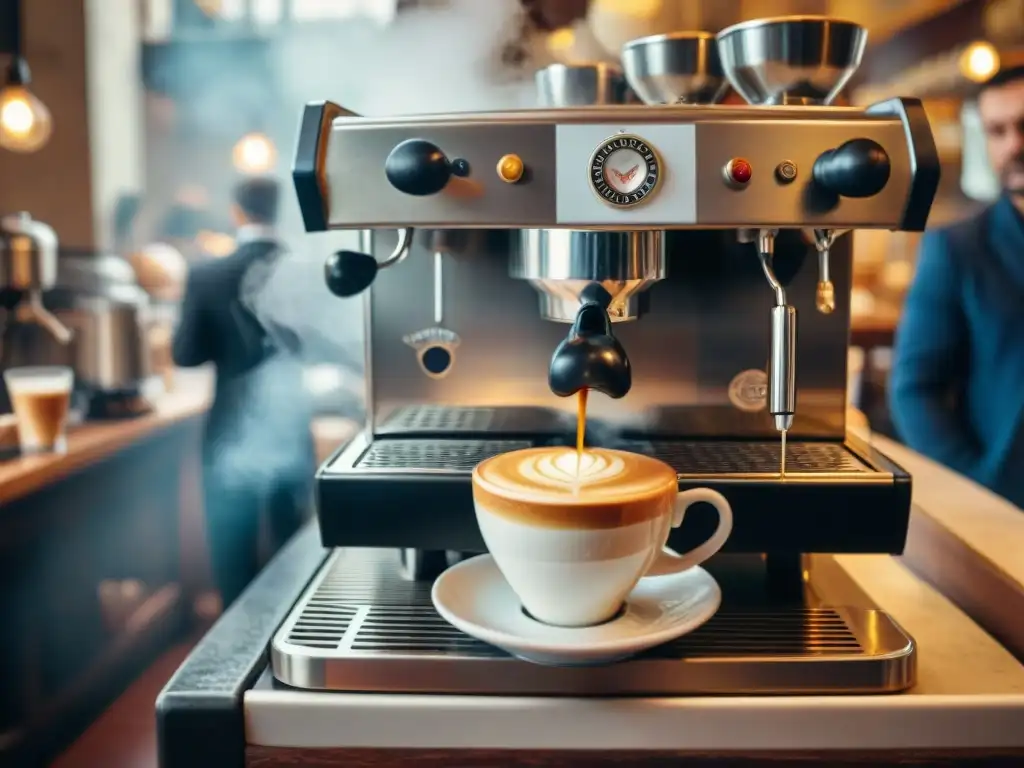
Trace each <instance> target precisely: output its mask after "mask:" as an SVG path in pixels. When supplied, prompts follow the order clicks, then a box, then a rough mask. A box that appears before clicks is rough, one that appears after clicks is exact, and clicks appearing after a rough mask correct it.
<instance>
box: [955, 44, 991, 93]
mask: <svg viewBox="0 0 1024 768" xmlns="http://www.w3.org/2000/svg"><path fill="white" fill-rule="evenodd" d="M960 71H961V72H962V73H963V74H964V76H965V77H967V78H968V79H970V80H974V81H975V82H979V83H980V82H984V81H985V80H988V78H990V77H992V75H994V74H995V73H996V72H998V71H999V52H998V51H997V50H996V48H995V46H994V45H992V44H991V43H985V42H978V43H971V44H970V45H969V46H967V48H966V49H964V52H963V53H962V54H961V56H960Z"/></svg>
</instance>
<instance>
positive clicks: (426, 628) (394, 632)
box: [272, 17, 939, 694]
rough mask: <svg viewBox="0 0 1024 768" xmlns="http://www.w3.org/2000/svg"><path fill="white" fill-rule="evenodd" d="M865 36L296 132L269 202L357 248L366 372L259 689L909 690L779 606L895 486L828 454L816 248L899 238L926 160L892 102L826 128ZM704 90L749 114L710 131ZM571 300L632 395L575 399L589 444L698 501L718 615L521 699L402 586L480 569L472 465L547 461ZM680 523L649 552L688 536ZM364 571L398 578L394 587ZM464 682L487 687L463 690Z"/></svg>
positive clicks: (853, 627)
mask: <svg viewBox="0 0 1024 768" xmlns="http://www.w3.org/2000/svg"><path fill="white" fill-rule="evenodd" d="M865 40H866V34H865V32H864V30H863V29H861V28H860V27H857V26H856V25H853V24H850V23H846V22H841V21H837V20H834V19H828V18H822V17H799V18H791V19H790V18H787V19H771V20H764V21H755V22H748V23H744V24H741V25H737V26H735V27H731V28H729V29H727V30H725V31H724V32H722V33H720V34H719V35H718V36H717V38H716V37H715V36H713V35H709V34H706V33H679V34H673V35H664V36H659V37H655V38H645V39H643V40H638V41H635V42H633V43H631V44H629V45H627V46H626V47H625V49H624V51H623V56H622V63H623V68H624V74H625V78H623V77H622V75H621V74H619V73H617V72H616V71H615V69H614V68H611V67H607V66H598V65H595V66H589V67H562V66H556V67H553V68H549V69H548V70H546V71H543V72H542V73H539V74H538V86H539V90H540V96H541V102H542V106H541V107H540V108H538V109H535V110H526V111H515V112H493V113H474V114H452V115H444V114H438V115H426V116H410V117H404V116H403V117H389V118H371V117H360V116H357V115H354V114H352V113H349V112H347V111H346V110H344V109H343V108H341V107H339V106H337V105H334V104H331V103H320V104H313V105H310V106H308V107H307V108H306V111H305V113H304V117H303V122H302V127H301V134H300V138H299V143H298V149H297V157H296V162H295V169H294V178H295V185H296V190H297V192H298V196H299V202H300V206H301V209H302V212H303V216H304V219H305V225H306V228H307V230H308V231H311V232H313V231H323V230H327V229H357V230H361V231H363V234H362V243H363V251H364V253H350V252H344V253H340V254H336V255H334V256H333V257H332V258H331V259H330V260H329V262H328V265H327V269H326V272H327V279H328V284H329V286H330V287H331V288H332V290H333V291H335V293H338V294H340V295H356V294H359V296H358V298H354V299H349V300H351V301H359V302H361V303H362V306H363V308H364V311H365V322H366V329H365V333H366V355H367V357H366V378H367V384H366V387H367V388H366V397H367V424H366V427H365V429H364V430H363V431H362V432H361V433H360V434H359V435H358V436H357V437H355V438H354V439H353V440H352V441H350V442H349V443H347V444H346V445H344V446H342V447H341V448H340V449H339V450H338V452H337V453H336V454H335V455H334V456H332V457H331V458H330V459H329V460H328V461H327V462H325V463H324V465H323V466H322V467H321V468H320V470H319V472H318V476H317V486H318V510H317V514H318V517H319V523H320V529H321V534H322V538H323V543H324V545H325V546H329V547H344V548H371V549H362V550H351V551H349V550H340V551H339V553H337V554H335V555H334V556H332V559H331V560H330V561H329V564H328V565H327V566H326V567H325V570H324V571H323V572H322V573H321V574H320V575H319V576H318V577H317V579H316V580H315V581H314V583H313V584H312V585H311V587H310V591H309V593H308V594H307V595H306V596H305V597H304V598H303V600H302V601H300V604H299V606H297V607H296V609H295V610H294V611H293V613H292V615H291V616H290V617H289V619H288V620H287V621H286V622H285V625H284V626H283V627H282V628H281V630H280V631H279V633H278V637H277V638H276V639H275V642H274V645H273V648H272V658H273V660H274V669H275V674H277V676H278V677H279V678H280V679H282V680H283V681H285V682H288V683H290V684H293V685H299V686H304V687H319V688H347V689H350V690H351V689H355V690H367V689H374V690H379V689H393V690H399V689H401V690H423V691H427V690H448V691H452V690H458V691H473V690H475V691H477V692H501V691H506V692H512V691H519V692H524V693H525V692H534V693H538V692H543V693H554V694H557V693H576V694H578V693H580V692H581V690H584V689H585V690H584V692H587V693H591V694H607V693H615V692H619V693H623V692H633V693H640V692H647V693H654V692H662V693H671V692H687V691H697V690H699V691H704V692H709V691H716V692H759V691H761V692H773V691H774V692H778V691H782V690H785V691H789V692H800V691H803V692H815V691H825V690H836V689H840V690H862V691H881V690H894V689H899V688H901V687H906V686H907V685H909V684H910V681H911V680H912V677H913V671H912V669H913V643H912V641H911V640H910V639H909V638H907V637H906V636H905V635H904V634H903V633H902V631H901V630H900V629H899V628H898V627H897V626H896V625H895V624H894V623H892V622H891V621H889V620H888V619H887V618H886V617H884V616H883V615H882V614H877V615H868V614H875V613H877V612H870V611H867V612H865V611H853V610H844V609H833V608H830V607H827V606H811V605H809V604H808V603H807V601H806V599H805V597H804V596H803V594H802V593H803V588H804V579H803V578H802V565H801V562H802V561H801V557H802V556H803V555H805V554H810V553H898V552H901V551H902V549H903V546H904V542H905V539H906V533H907V524H908V519H909V512H910V477H909V476H908V475H907V473H906V472H904V471H903V470H902V469H901V468H900V467H898V466H897V465H896V464H894V463H893V462H892V461H891V460H889V459H888V458H886V457H885V456H883V455H881V454H879V453H878V452H877V451H875V450H873V449H872V448H871V447H869V446H867V445H863V444H860V443H859V442H858V441H856V440H855V439H854V438H852V437H850V436H848V435H847V433H846V405H847V399H846V389H847V383H846V382H847V378H846V367H847V366H846V357H847V348H848V343H849V332H850V303H849V297H850V290H851V249H850V245H849V243H850V238H849V237H840V238H838V239H836V236H837V235H838V234H841V233H842V232H843V231H846V230H850V229H857V228H874V229H889V230H908V231H918V230H921V229H923V228H924V226H925V222H926V220H927V217H928V213H929V209H930V206H931V203H932V199H933V197H934V195H935V192H936V188H937V186H938V178H939V164H938V157H937V154H936V151H935V145H934V142H933V139H932V135H931V131H930V128H929V125H928V122H927V119H926V117H925V114H924V110H923V108H922V105H921V104H920V103H919V102H918V101H915V100H910V99H894V100H891V101H887V102H884V103H881V104H876V105H873V106H871V107H869V108H867V109H860V108H843V107H832V106H828V104H829V103H830V102H831V100H832V99H833V98H834V97H835V96H836V94H837V93H838V92H839V91H840V90H841V89H842V87H843V86H844V84H845V83H846V82H847V81H848V79H849V77H850V76H851V75H852V73H853V72H854V70H855V69H856V67H857V65H858V64H859V62H860V58H861V55H862V53H863V49H864V44H865ZM626 81H628V85H629V86H630V87H629V88H627V87H626ZM728 85H731V86H732V87H733V88H734V89H735V90H736V91H737V92H738V93H739V94H740V95H741V96H742V97H744V98H745V99H746V100H747V101H748V102H750V103H751V106H725V105H720V104H717V103H716V102H718V101H719V100H720V99H721V98H722V96H723V94H724V92H725V91H726V89H727V86H728ZM631 93H635V94H636V95H637V96H639V97H640V99H642V100H643V101H644V102H646V103H645V104H635V103H629V102H630V101H631V100H632V98H631ZM416 230H421V231H420V232H417V231H416ZM422 230H426V231H425V232H423V231H422ZM396 232H397V233H398V234H397V236H396V235H395V233H396ZM833 241H834V244H833ZM595 283H596V284H599V285H600V286H601V288H603V289H604V291H606V294H605V295H606V297H607V298H608V299H610V303H608V305H607V311H608V315H609V317H610V319H611V320H612V328H613V331H614V335H615V337H616V338H617V339H618V340H619V341H620V342H621V344H622V346H623V347H624V349H625V350H626V351H627V353H628V356H629V360H630V361H631V365H632V387H631V389H630V390H629V392H628V394H627V395H626V396H625V397H622V398H621V399H614V400H613V399H611V398H606V397H602V396H601V395H599V394H597V395H594V396H592V397H591V398H590V406H589V412H588V424H587V426H588V442H591V443H592V444H603V445H609V446H613V447H622V448H625V449H627V450H633V451H640V452H646V453H650V454H653V455H655V456H657V457H659V458H661V459H663V460H664V461H666V462H667V463H669V464H670V465H672V466H673V467H674V468H675V469H676V470H677V472H678V474H679V483H680V487H681V488H686V487H689V486H692V487H697V486H702V487H710V488H714V489H716V490H718V491H720V492H721V493H723V494H724V495H725V496H726V497H727V498H728V499H729V502H730V504H731V505H732V507H733V511H734V517H735V526H734V529H733V533H732V536H731V538H730V540H729V542H728V544H727V545H726V547H725V550H724V552H723V554H722V555H719V556H718V557H717V558H716V559H715V560H713V561H712V566H714V564H715V563H719V564H724V565H720V566H719V569H718V570H717V571H716V569H715V567H711V568H710V570H712V572H713V573H714V574H715V575H716V577H717V578H718V579H719V581H720V582H721V583H722V585H723V591H724V594H725V595H726V598H725V599H726V602H725V604H724V607H723V609H722V610H721V611H720V613H719V615H717V616H716V617H715V618H714V619H712V621H711V622H710V623H709V624H708V625H707V627H705V628H702V629H701V630H698V631H697V632H696V633H694V634H693V635H692V636H688V637H687V638H684V639H683V641H682V642H681V644H680V643H674V644H671V646H667V647H665V648H664V649H659V651H658V652H656V653H655V654H653V655H651V656H647V657H644V658H643V659H638V660H634V661H631V662H627V663H624V664H618V665H613V667H610V668H607V669H604V670H603V671H602V670H588V671H586V672H581V671H580V670H561V671H552V670H545V675H539V674H534V673H532V672H531V671H530V670H529V669H528V667H529V666H530V665H526V664H524V663H523V662H518V661H516V660H514V659H511V658H509V657H504V656H503V655H502V654H500V653H499V652H495V651H493V649H490V650H488V649H487V648H486V647H485V646H483V645H482V644H480V643H477V642H476V641H471V640H470V639H469V638H466V637H465V636H462V635H460V633H458V632H457V631H455V630H454V629H452V628H451V627H449V626H448V625H446V624H445V623H444V622H443V621H441V620H440V618H439V617H437V615H436V614H435V613H434V612H433V609H432V607H431V605H430V600H429V577H430V576H431V575H432V574H431V572H430V570H429V564H430V561H431V560H433V561H435V563H434V564H435V566H436V567H443V561H444V559H445V556H444V553H445V552H447V553H448V556H447V557H448V559H449V560H450V559H451V558H452V557H453V556H457V555H455V553H457V552H463V553H465V552H480V551H483V550H484V546H483V542H482V540H481V538H480V535H479V531H478V529H477V525H476V520H475V516H474V513H473V505H472V495H471V485H470V474H471V470H472V468H473V466H474V465H475V464H476V463H477V462H479V461H480V460H482V459H484V458H485V457H487V456H489V455H492V454H495V453H498V452H503V451H508V450H513V449H516V448H521V447H527V446H531V445H544V444H571V443H572V441H573V439H574V430H575V402H574V400H573V399H572V398H559V397H556V396H555V395H554V394H553V393H552V390H551V388H550V386H549V381H548V371H549V365H550V364H551V358H552V352H553V351H554V349H555V348H556V346H557V345H558V344H559V342H561V341H562V340H563V339H564V338H565V337H566V333H567V330H568V325H567V323H568V322H571V321H572V320H573V319H574V317H575V315H576V312H577V311H578V309H579V307H580V297H581V294H585V293H586V291H587V290H590V288H589V287H590V286H593V285H594V284H595ZM362 289H366V290H362ZM360 291H361V292H360ZM797 323H799V333H798V332H797ZM797 395H799V398H798V399H797ZM782 432H784V433H785V435H786V437H787V439H788V447H787V454H786V463H787V467H786V474H785V475H784V476H781V475H780V433H782ZM703 511H705V510H700V509H698V508H697V507H695V508H694V509H693V510H691V512H690V513H688V515H687V521H686V524H685V525H684V526H683V527H682V528H681V529H678V530H676V531H674V532H673V534H672V538H671V539H670V541H669V544H670V545H671V546H674V547H678V548H680V549H688V548H690V547H692V546H694V545H695V544H697V543H699V541H701V540H702V539H704V538H706V537H707V535H708V532H709V530H710V525H711V523H712V520H711V517H712V516H711V515H708V516H707V517H704V516H702V515H701V514H699V512H703ZM373 548H376V549H373ZM384 548H390V549H391V550H395V549H398V550H403V551H404V564H405V571H404V577H405V578H404V579H403V578H400V577H399V576H398V575H397V571H398V562H397V560H398V558H397V556H395V554H394V551H391V552H388V551H386V550H385V549H384ZM736 574H745V575H743V576H738V577H737V576H736ZM734 577H735V578H734ZM417 578H420V579H421V580H417ZM751 579H753V581H754V582H757V584H758V586H757V588H756V589H751V588H750V587H749V585H750V584H751V583H752V582H751ZM755 593H756V594H755ZM766 605H768V606H770V607H769V608H766ZM783 606H784V607H783ZM375 617H377V618H376V619H375ZM357 625H358V628H357ZM332 633H334V634H332ZM353 633H355V634H354V635H353ZM723 633H724V634H723ZM350 635H351V637H350ZM343 637H344V638H346V639H344V640H343V639H342V638H343ZM723 637H724V638H726V640H725V641H724V643H723V641H722V639H723ZM439 638H440V639H439ZM716 649H717V650H716ZM730 653H731V654H732V656H729V654H730ZM318 654H319V655H318ZM723 654H724V655H723ZM773 654H774V655H773ZM680 658H685V659H686V660H687V661H688V662H690V663H689V664H688V665H679V664H678V661H679V659H680ZM467 659H469V660H475V661H476V662H482V661H487V663H489V664H490V665H491V666H490V671H489V672H488V675H486V676H484V677H487V678H488V680H489V682H488V683H487V685H486V686H485V687H484V689H480V688H479V685H480V683H476V684H474V683H472V682H471V678H473V676H474V674H476V675H477V676H478V677H480V675H479V673H480V672H482V671H483V669H484V668H483V667H482V666H480V664H469V665H468V667H465V668H464V667H460V666H459V664H460V663H462V662H464V661H466V660H467ZM709 659H713V661H714V663H713V664H704V665H703V666H702V665H701V663H700V662H701V661H705V662H706V661H708V660H709ZM346 661H356V662H358V664H357V665H350V666H348V667H345V662H346ZM724 661H728V662H730V663H729V664H724V663H723V662H724ZM851 661H861V662H863V664H861V665H857V664H851V663H850V662H851ZM371 662H385V663H383V664H374V663H371ZM390 663H399V664H401V665H405V666H403V667H402V669H403V670H404V671H403V673H402V675H392V676H390V677H389V676H388V674H387V673H386V670H387V669H388V666H387V665H388V664H390ZM417 664H419V666H417ZM409 665H412V666H409ZM503 665H504V666H503ZM509 665H512V666H509ZM894 665H895V666H894ZM470 668H471V669H472V672H471V673H468V674H465V675H463V674H461V672H462V671H466V669H470ZM391 669H397V667H394V666H392V667H391ZM353 670H358V671H353ZM374 670H382V671H381V672H380V674H381V675H383V677H379V676H378V677H375V674H376V673H375V672H374ZM510 670H511V671H510ZM581 675H586V677H581ZM399 677H401V678H402V680H401V681H399V680H398V678H399ZM371 678H372V681H371ZM474 685H477V686H478V687H477V688H474V687H473V686H474Z"/></svg>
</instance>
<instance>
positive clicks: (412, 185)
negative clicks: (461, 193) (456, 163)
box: [384, 139, 457, 197]
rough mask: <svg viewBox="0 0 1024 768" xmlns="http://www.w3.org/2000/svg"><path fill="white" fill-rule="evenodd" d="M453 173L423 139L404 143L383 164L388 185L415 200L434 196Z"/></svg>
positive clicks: (432, 146)
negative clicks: (413, 197) (415, 197)
mask: <svg viewBox="0 0 1024 768" xmlns="http://www.w3.org/2000/svg"><path fill="white" fill-rule="evenodd" d="M456 170H457V169H453V167H452V163H451V162H449V160H448V158H447V157H445V154H444V152H442V151H441V150H440V149H439V148H438V147H437V146H436V145H434V144H431V143H430V142H429V141H424V140H423V139H408V140H407V141H403V142H402V143H401V144H399V145H398V146H397V147H395V148H394V149H392V150H391V154H389V155H388V159H387V160H385V161H384V173H385V175H386V176H387V177H388V181H389V182H391V186H393V187H394V188H395V189H397V190H398V191H399V192H405V194H407V195H416V196H418V197H423V196H425V195H436V194H437V193H438V192H440V191H441V190H442V189H444V188H445V186H446V185H447V184H448V180H449V179H450V178H451V177H452V175H453V173H455V171H456Z"/></svg>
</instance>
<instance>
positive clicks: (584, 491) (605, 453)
mask: <svg viewBox="0 0 1024 768" xmlns="http://www.w3.org/2000/svg"><path fill="white" fill-rule="evenodd" d="M473 475H474V484H475V485H476V486H478V487H479V488H480V489H482V490H484V491H486V492H487V493H488V494H493V495H497V496H501V497H503V498H506V499H509V500H519V501H539V502H545V501H546V502H550V503H555V504H572V503H580V504H595V503H596V504H614V503H622V502H629V501H632V500H636V499H642V498H645V497H648V496H651V495H652V494H654V495H657V494H662V493H664V492H665V491H666V489H667V488H672V489H675V488H676V474H675V472H674V471H673V470H672V469H671V468H670V467H669V466H667V465H666V464H663V463H662V462H660V461H658V460H657V459H652V458H650V457H649V456H643V455H641V454H638V453H628V452H626V451H615V450H611V449H607V448H592V449H587V450H585V451H584V452H583V453H582V455H581V456H580V459H579V464H578V466H577V453H576V450H575V449H573V448H527V449H525V450H521V451H512V452H510V453H504V454H500V455H498V456H494V457H492V458H490V459H487V460H486V461H483V462H481V463H480V464H479V465H478V466H477V468H476V470H474V472H473Z"/></svg>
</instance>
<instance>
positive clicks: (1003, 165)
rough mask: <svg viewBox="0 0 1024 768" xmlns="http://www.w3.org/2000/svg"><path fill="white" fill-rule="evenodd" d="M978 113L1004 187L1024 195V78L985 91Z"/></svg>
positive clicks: (995, 168) (994, 168) (990, 159)
mask: <svg viewBox="0 0 1024 768" xmlns="http://www.w3.org/2000/svg"><path fill="white" fill-rule="evenodd" d="M978 113H979V114H980V115H981V123H982V125H983V126H984V127H985V141H986V144H987V146H988V157H989V161H990V162H991V163H992V168H993V170H995V172H996V173H997V174H999V179H1000V181H1001V182H1002V184H1003V188H1004V189H1006V190H1007V191H1008V192H1010V194H1012V195H1014V196H1021V197H1024V80H1018V81H1016V82H1013V83H1007V84H1006V85H1001V86H998V87H996V88H989V89H988V90H987V91H985V92H984V93H982V94H981V96H980V97H979V98H978Z"/></svg>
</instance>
